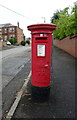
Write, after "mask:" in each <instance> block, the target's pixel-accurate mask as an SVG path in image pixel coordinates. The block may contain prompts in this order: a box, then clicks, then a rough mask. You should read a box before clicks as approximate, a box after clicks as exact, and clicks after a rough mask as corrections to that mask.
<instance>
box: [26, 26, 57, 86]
mask: <svg viewBox="0 0 77 120" xmlns="http://www.w3.org/2000/svg"><path fill="white" fill-rule="evenodd" d="M55 29H56V26H55V25H54V24H35V25H30V26H28V30H30V31H31V35H32V81H31V84H32V85H33V86H37V87H47V86H50V79H51V78H50V74H51V64H52V63H51V61H52V60H51V59H52V31H53V30H55Z"/></svg>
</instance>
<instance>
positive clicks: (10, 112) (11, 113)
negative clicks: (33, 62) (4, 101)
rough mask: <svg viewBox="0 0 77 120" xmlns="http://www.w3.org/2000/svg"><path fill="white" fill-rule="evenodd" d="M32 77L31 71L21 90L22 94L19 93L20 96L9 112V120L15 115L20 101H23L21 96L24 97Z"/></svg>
mask: <svg viewBox="0 0 77 120" xmlns="http://www.w3.org/2000/svg"><path fill="white" fill-rule="evenodd" d="M30 77H31V71H30V73H29V75H28V77H27V79H25V82H24V84H23V86H22V88H21V89H20V92H18V95H17V97H16V100H15V101H14V103H13V105H12V106H11V109H10V110H9V112H8V114H7V116H6V118H8V120H11V118H12V116H13V114H14V112H15V110H16V108H17V106H18V103H19V101H20V99H21V96H22V94H23V92H24V90H25V89H26V86H27V84H28V81H29V80H30Z"/></svg>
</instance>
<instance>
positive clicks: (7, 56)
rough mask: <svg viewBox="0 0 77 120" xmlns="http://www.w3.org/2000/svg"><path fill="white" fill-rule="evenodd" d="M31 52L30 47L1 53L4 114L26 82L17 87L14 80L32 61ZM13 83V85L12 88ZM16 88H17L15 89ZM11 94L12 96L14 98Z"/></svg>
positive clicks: (0, 104) (0, 88)
mask: <svg viewBox="0 0 77 120" xmlns="http://www.w3.org/2000/svg"><path fill="white" fill-rule="evenodd" d="M30 51H31V47H29V46H22V47H16V48H13V49H9V50H4V51H0V68H1V69H0V77H1V79H0V111H1V109H2V110H3V111H2V112H3V113H4V111H6V110H7V109H8V107H10V105H11V104H12V102H13V100H14V97H15V94H16V91H18V90H19V89H20V88H21V86H22V84H23V82H24V80H23V81H22V82H19V81H18V82H19V84H18V85H17V84H16V83H15V81H14V78H15V76H17V74H18V73H19V72H20V71H21V70H22V69H24V66H25V65H26V64H28V62H29V61H30V59H31V56H30ZM1 63H2V64H1ZM22 74H23V73H22ZM24 79H25V78H24ZM11 83H12V85H11V86H10V84H11ZM15 84H16V85H17V86H16V85H15ZM14 86H15V87H16V88H14ZM7 93H8V95H7ZM10 94H12V96H11V95H10ZM9 97H10V99H9ZM0 116H1V112H0Z"/></svg>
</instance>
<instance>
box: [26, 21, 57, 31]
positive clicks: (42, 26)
mask: <svg viewBox="0 0 77 120" xmlns="http://www.w3.org/2000/svg"><path fill="white" fill-rule="evenodd" d="M27 28H28V30H30V31H32V30H35V29H50V30H55V29H56V25H55V24H47V23H42V24H33V25H30V26H28V27H27Z"/></svg>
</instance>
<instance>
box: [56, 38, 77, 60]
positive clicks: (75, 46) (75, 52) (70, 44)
mask: <svg viewBox="0 0 77 120" xmlns="http://www.w3.org/2000/svg"><path fill="white" fill-rule="evenodd" d="M54 46H56V47H58V48H60V49H62V50H64V51H66V52H67V53H69V54H70V55H72V56H74V57H76V58H77V36H74V37H70V36H68V37H66V38H64V39H62V40H58V39H55V40H54Z"/></svg>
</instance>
